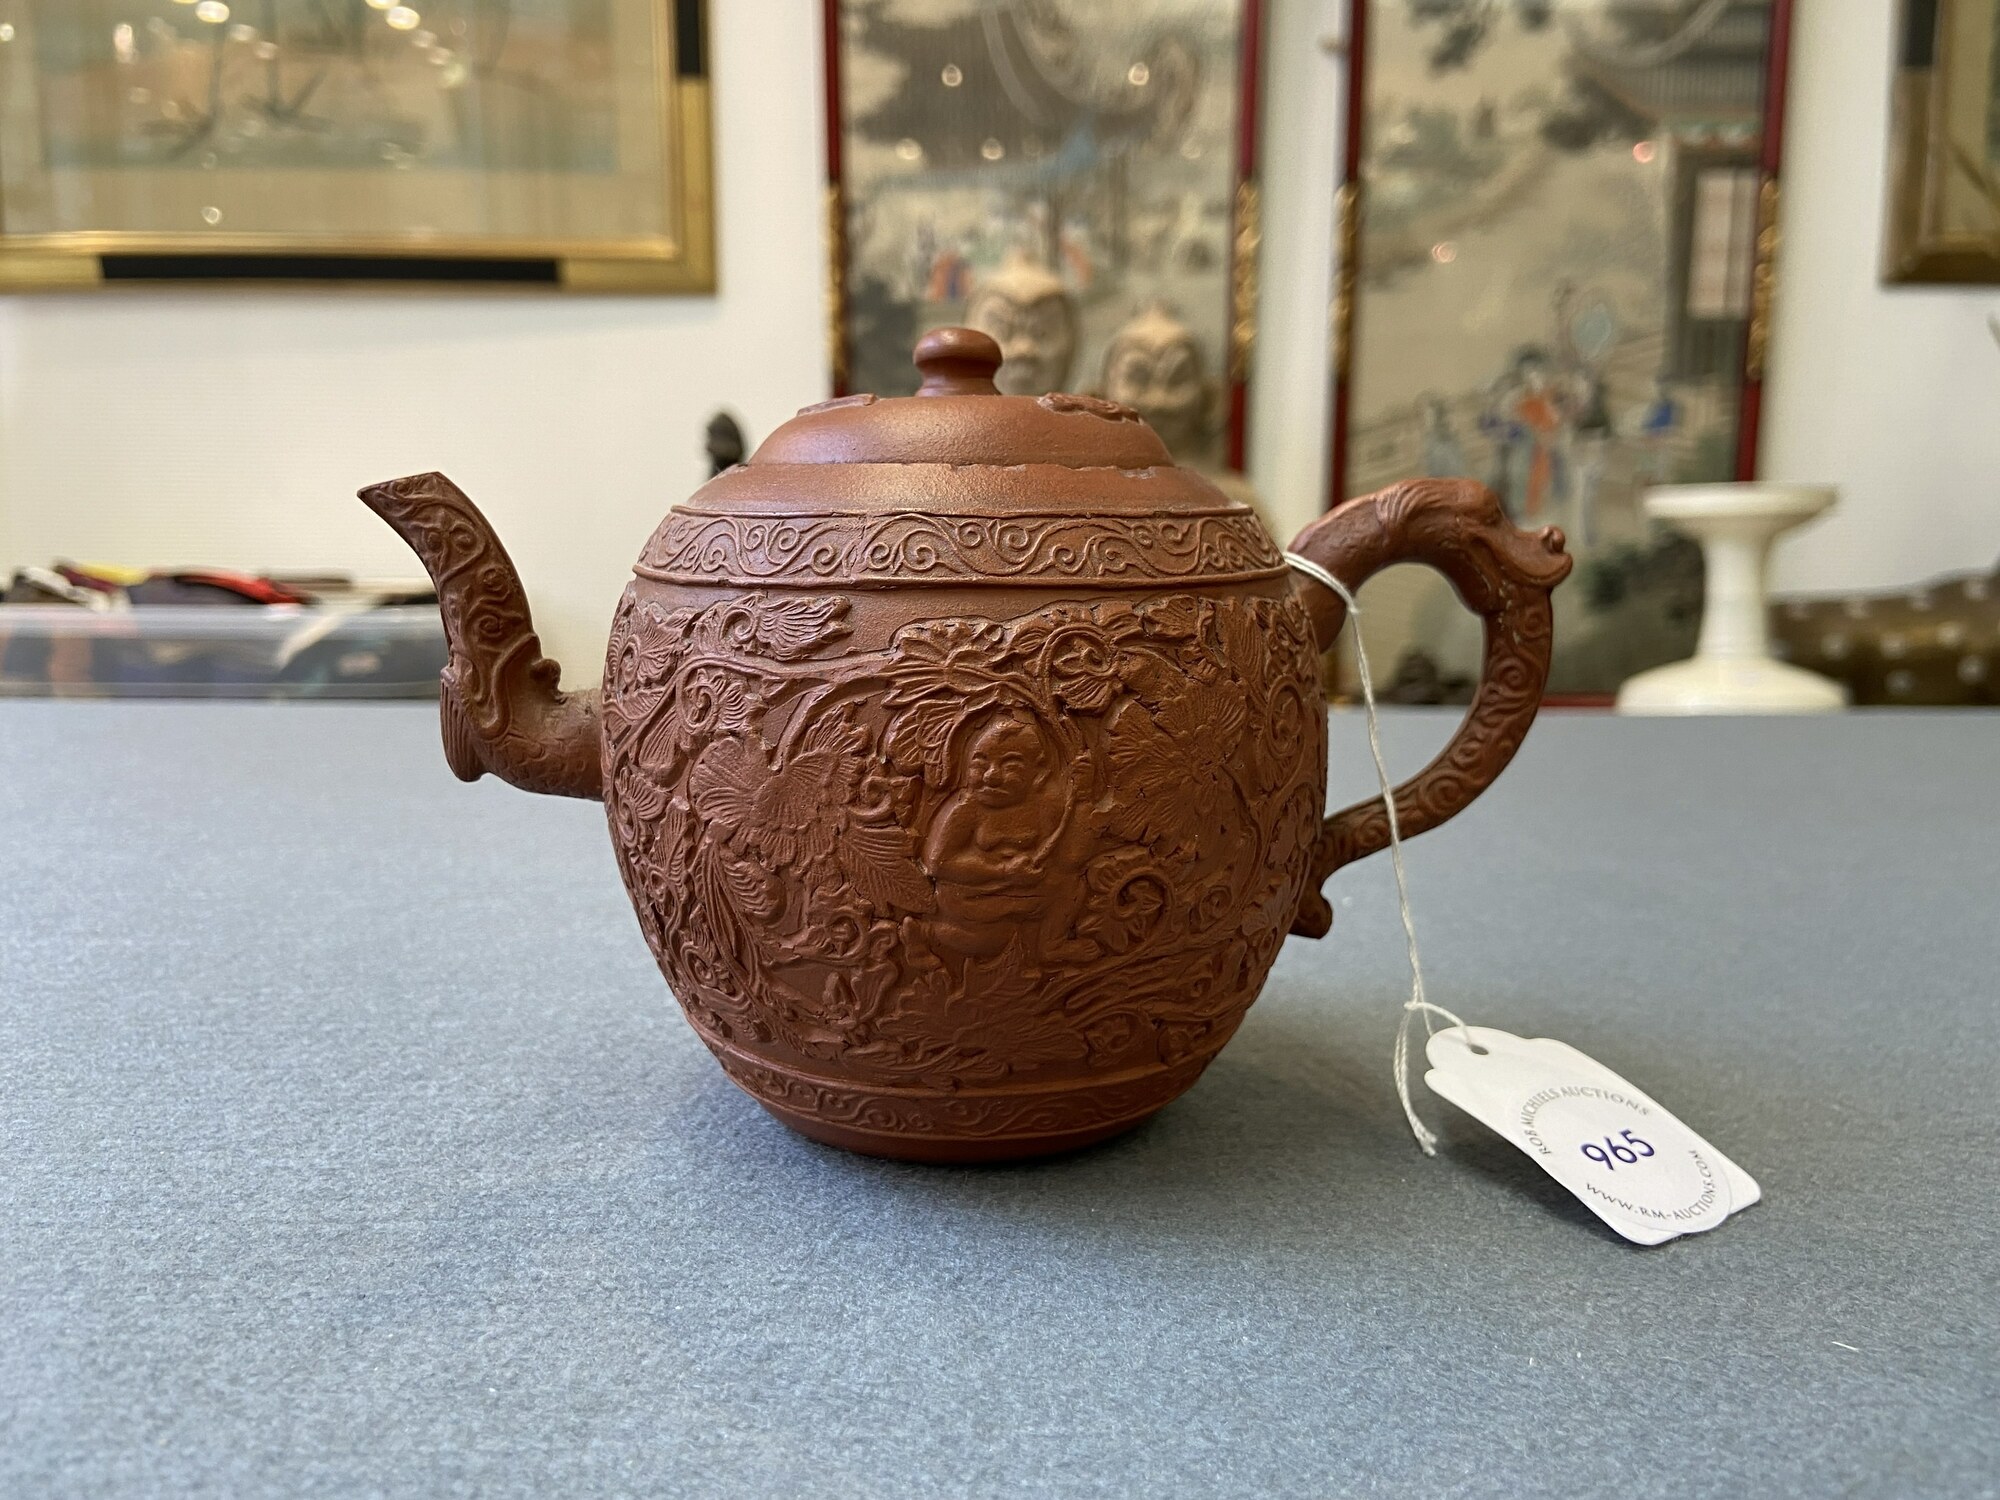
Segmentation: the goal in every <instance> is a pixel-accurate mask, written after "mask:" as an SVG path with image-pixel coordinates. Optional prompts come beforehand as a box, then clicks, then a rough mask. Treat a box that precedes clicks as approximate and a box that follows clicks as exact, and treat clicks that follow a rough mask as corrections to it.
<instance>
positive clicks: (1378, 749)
mask: <svg viewBox="0 0 2000 1500" xmlns="http://www.w3.org/2000/svg"><path fill="white" fill-rule="evenodd" d="M1285 561H1286V563H1288V564H1289V565H1290V566H1291V567H1292V568H1294V569H1295V570H1296V571H1298V572H1300V573H1303V574H1305V576H1306V577H1308V578H1310V579H1312V580H1313V582H1315V583H1322V584H1325V585H1326V586H1327V587H1328V588H1330V589H1332V590H1333V591H1334V593H1336V594H1338V595H1339V596H1340V598H1341V600H1342V601H1343V602H1344V603H1345V604H1346V605H1347V617H1348V619H1349V620H1351V621H1353V622H1354V662H1355V665H1356V667H1358V668H1359V669H1360V672H1361V702H1362V706H1363V707H1364V708H1366V710H1367V712H1368V749H1369V753H1370V754H1372V755H1373V756H1374V757H1375V780H1376V782H1377V783H1378V784H1379V785H1380V786H1381V788H1382V805H1383V806H1384V807H1385V808H1387V809H1388V812H1389V863H1390V864H1391V865H1392V866H1394V868H1395V871H1396V905H1397V907H1398V908H1399V909H1400V910H1401V912H1402V914H1403V943H1404V946H1405V948H1407V949H1408V951H1409V955H1410V998H1409V999H1408V1000H1405V1001H1404V1002H1403V1017H1402V1020H1401V1022H1400V1023H1398V1025H1397V1027H1396V1051H1395V1061H1394V1064H1393V1066H1394V1070H1395V1079H1396V1097H1397V1098H1398V1099H1399V1100H1401V1101H1402V1105H1403V1118H1404V1119H1406V1120H1408V1121H1409V1122H1410V1134H1411V1135H1413V1136H1415V1137H1416V1138H1417V1145H1418V1147H1419V1148H1420V1149H1421V1150H1422V1151H1423V1153H1424V1155H1426V1156H1436V1155H1437V1134H1436V1132H1435V1131H1433V1130H1432V1129H1431V1128H1430V1126H1428V1125H1426V1124H1425V1123H1424V1122H1423V1121H1422V1120H1421V1119H1420V1118H1419V1117H1418V1115H1417V1106H1416V1105H1415V1104H1414V1103H1413V1102H1412V1101H1411V1099H1410V1021H1411V1020H1412V1018H1414V1017H1418V1016H1421V1017H1422V1018H1423V1022H1424V1034H1425V1035H1426V1036H1431V1035H1435V1034H1436V1032H1437V1028H1436V1027H1435V1026H1433V1025H1432V1024H1431V1017H1432V1016H1443V1017H1444V1018H1445V1019H1446V1020H1448V1021H1450V1022H1451V1023H1452V1025H1454V1026H1456V1027H1457V1028H1458V1029H1459V1031H1460V1033H1461V1034H1462V1035H1463V1036H1464V1037H1465V1044H1466V1046H1468V1047H1472V1048H1473V1050H1474V1051H1479V1050H1482V1049H1480V1048H1478V1047H1477V1046H1475V1044H1474V1043H1473V1040H1472V1033H1471V1032H1469V1031H1467V1030H1466V1029H1465V1022H1463V1021H1461V1020H1460V1019H1459V1018H1458V1017H1457V1016H1455V1015H1453V1014H1452V1013H1451V1012H1450V1011H1448V1010H1446V1009H1445V1008H1444V1007H1443V1006H1442V1005H1433V1004H1431V1002H1430V1001H1429V1000H1427V999H1425V998H1424V961H1423V954H1422V953H1421V952H1420V951H1419V949H1418V947H1417V923H1416V918H1415V917H1414V916H1413V915H1411V912H1410V887H1409V881H1408V879H1407V878H1406V876H1405V875H1404V873H1403V830H1402V826H1401V822H1400V820H1399V819H1398V817H1397V815H1396V794H1395V792H1394V790H1392V789H1391V787H1390V785H1389V768H1388V766H1387V765H1386V764H1384V763H1383V760H1382V732H1381V725H1380V722H1379V721H1378V720H1377V718H1376V714H1375V678H1374V675H1373V674H1372V673H1371V672H1370V671H1369V670H1368V647H1367V645H1366V644H1365V643H1363V641H1362V639H1361V606H1360V605H1359V604H1357V603H1355V602H1354V595H1353V594H1352V593H1350V592H1349V591H1348V588H1347V585H1346V584H1344V583H1342V582H1341V581H1340V580H1339V579H1338V578H1335V577H1334V576H1333V574H1331V573H1329V572H1328V571H1327V570H1326V569H1325V568H1322V567H1321V566H1320V565H1319V564H1318V563H1316V562H1314V561H1313V560H1312V559H1311V558H1309V557H1301V556H1299V554H1298V553H1296V552H1287V553H1286V554H1285Z"/></svg>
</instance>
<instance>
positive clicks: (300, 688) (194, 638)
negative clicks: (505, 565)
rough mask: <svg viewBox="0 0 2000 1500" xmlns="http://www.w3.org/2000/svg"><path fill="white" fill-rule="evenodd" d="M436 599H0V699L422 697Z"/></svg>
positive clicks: (432, 680)
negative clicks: (322, 602)
mask: <svg viewBox="0 0 2000 1500" xmlns="http://www.w3.org/2000/svg"><path fill="white" fill-rule="evenodd" d="M446 656H447V652H446V647H445V639H444V626H443V623H442V622H441V621H440V620H439V618H438V611H437V606H436V605H435V604H392V605H378V606H376V607H374V608H364V609H353V608H342V607H339V606H333V607H319V606H312V605H296V604H272V605H262V606H219V607H215V608H209V607H206V606H200V605H189V606H174V607H160V608H138V609H128V610H115V611H97V610H90V609H81V608H77V607H74V606H71V605H60V604H58V605H41V604H6V605H0V697H51V696H53V697H63V698H432V697H435V696H436V695H437V690H438V681H437V678H438V672H439V670H440V669H441V668H442V667H443V666H444V664H445V660H446Z"/></svg>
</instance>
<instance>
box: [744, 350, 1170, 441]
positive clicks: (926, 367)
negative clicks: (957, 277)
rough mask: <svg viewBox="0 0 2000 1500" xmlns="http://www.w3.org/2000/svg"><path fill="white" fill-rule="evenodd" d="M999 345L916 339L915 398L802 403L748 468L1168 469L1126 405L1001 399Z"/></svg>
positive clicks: (1065, 398) (1154, 437)
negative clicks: (919, 376) (918, 375)
mask: <svg viewBox="0 0 2000 1500" xmlns="http://www.w3.org/2000/svg"><path fill="white" fill-rule="evenodd" d="M1000 359H1001V355H1000V346H999V345H998V344H997V343H995V342H994V341H993V340H992V339H991V338H990V337H988V336H987V335H986V334H983V333H980V332H978V331H977V330H976V329H971V328H934V329H932V330H931V331H930V332H929V333H927V334H925V335H924V336H923V337H922V338H921V339H919V340H918V341H917V349H916V354H915V356H914V362H915V364H916V367H917V368H918V369H919V370H920V371H922V372H923V377H924V380H923V385H922V386H921V387H919V389H918V391H917V393H916V395H914V396H842V397H840V398H838V399H837V400H833V401H822V402H821V403H820V404H819V405H817V406H808V407H806V408H805V409H804V410H803V411H801V412H800V413H799V414H798V415H797V416H795V417H793V418H792V419H791V420H790V421H789V422H786V423H785V424H784V425H783V426H781V427H779V428H778V429H777V431H775V432H773V433H772V434H771V435H770V436H769V437H767V438H766V439H765V440H764V441H763V443H762V444H761V445H760V446H759V447H758V449H757V451H756V452H755V453H754V454H752V455H751V457H750V464H751V465H752V466H753V467H755V466H757V465H760V464H867V463H876V464H911V463H942V464H954V465H963V464H980V465H1013V464H1057V465H1061V466H1063V467H1065V468H1100V467H1101V468H1114V469H1151V468H1173V467H1174V460H1173V455H1172V454H1171V453H1169V452H1168V451H1167V446H1166V444H1165V443H1163V442H1161V441H1160V439H1159V436H1158V434H1156V433H1155V432H1154V431H1153V430H1152V428H1150V427H1148V426H1147V425H1146V424H1145V423H1144V422H1143V421H1141V420H1140V419H1139V414H1138V413H1137V412H1135V411H1133V410H1132V408H1131V407H1129V406H1120V405H1119V404H1118V403H1117V402H1115V401H1104V400H1100V399H1099V398H1097V397H1095V396H1072V395H1067V394H1061V393H1057V394H1051V395H1047V396H1003V395H1001V394H1000V392H999V389H998V388H997V387H996V386H995V385H994V383H993V376H994V373H995V372H996V371H998V370H999V368H1000Z"/></svg>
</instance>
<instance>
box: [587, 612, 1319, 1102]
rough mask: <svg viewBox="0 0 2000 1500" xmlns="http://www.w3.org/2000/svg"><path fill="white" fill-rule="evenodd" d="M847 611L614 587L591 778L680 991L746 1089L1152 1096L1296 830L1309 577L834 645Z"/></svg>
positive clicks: (1284, 900)
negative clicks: (865, 644) (1245, 591)
mask: <svg viewBox="0 0 2000 1500" xmlns="http://www.w3.org/2000/svg"><path fill="white" fill-rule="evenodd" d="M847 612H848V606H847V601H846V600H845V599H844V598H841V597H839V596H837V595H832V594H819V595H815V594H798V593H784V594H760V593H752V594H748V595H739V596H735V597H732V598H728V599H724V600H721V601H718V602H715V603H710V604H707V605H705V606H703V607H699V608H696V607H679V608H670V607H668V606H667V605H666V604H664V603H662V602H661V601H659V600H657V599H654V598H650V597H648V594H647V592H646V586H645V585H644V584H634V585H633V586H632V587H631V588H630V589H628V590H627V593H626V596H625V599H624V601H623V603H622V604H621V606H620V609H619V613H618V617H617V621H616V623H615V625H614V629H613V635H612V642H611V649H610V658H609V661H608V664H607V669H606V679H605V680H606V698H605V726H604V727H605V744H604V780H605V790H606V801H607V804H608V811H609V816H610V820H611V825H612V831H613V835H614V838H615V841H616V843H617V845H618V850H619V859H620V865H621V869H622V870H623V873H624V876H625V881H626V885H627V887H628V889H629V890H630V892H631V894H632V897H633V899H634V903H635V905H636V907H637V909H638V912H639V916H640V922H641V926H642V927H643V929H644V931H645V935H646V938H647V941H648V942H649V944H650V945H651V946H652V949H653V952H654V954H655V956H656V957H657V958H658V959H659V961H660V964H661V967H662V968H663V969H664V970H665V972H666V974H667V977H668V979H669V980H670V982H671V983H672V985H673V988H674V992H675V994H676V995H677V996H678V997H679V998H680V1000H681V1003H682V1005H683V1006H684V1007H685V1009H686V1011H687V1013H688V1016H689V1018H690V1019H691V1020H692V1021H693V1023H694V1025H695V1026H696V1028H697V1029H698V1030H699V1031H700V1032H701V1034H702V1035H703V1037H704V1038H705V1039H706V1040H708V1041H709V1043H710V1044H711V1046H712V1047H714V1048H715V1050H716V1051H717V1053H718V1056H720V1057H721V1058H722V1059H723V1061H724V1064H725V1066H726V1067H728V1068H729V1070H730V1072H731V1073H732V1075H733V1076H735V1077H736V1078H737V1079H738V1081H739V1082H741V1083H743V1085H744V1086H745V1087H746V1088H748V1089H750V1091H751V1092H753V1093H755V1094H757V1095H759V1097H762V1098H765V1099H767V1100H769V1101H771V1102H773V1103H775V1104H779V1105H781V1106H786V1107H790V1108H794V1109H796V1110H799V1111H802V1112H806V1113H811V1114H814V1115H816V1116H823V1115H825V1112H826V1111H833V1112H834V1113H835V1114H840V1113H842V1112H846V1113H851V1114H852V1115H853V1117H854V1118H855V1119H856V1120H866V1121H873V1122H877V1123H875V1124H870V1125H869V1127H868V1128H879V1129H882V1130H886V1131H890V1132H905V1133H917V1134H945V1135H962V1136H977V1135H981V1134H986V1135H992V1134H996V1133H999V1134H1011V1133H1018V1132H1021V1131H1024V1130H1030V1129H1032V1130H1037V1131H1041V1130H1044V1129H1046V1130H1057V1129H1070V1128H1083V1127H1088V1126H1091V1125H1093V1124H1097V1123H1100V1122H1101V1121H1103V1120H1105V1119H1116V1118H1118V1117H1119V1116H1118V1111H1120V1110H1122V1109H1126V1108H1127V1106H1129V1107H1130V1113H1131V1115H1132V1116H1133V1117H1137V1116H1138V1115H1140V1114H1143V1113H1145V1112H1147V1111H1148V1110H1149V1109H1150V1108H1151V1107H1156V1106H1157V1105H1158V1104H1159V1103H1163V1102H1165V1100H1166V1099H1167V1098H1170V1097H1172V1095H1173V1094H1174V1093H1177V1092H1178V1091H1179V1089H1180V1088H1181V1087H1184V1086H1185V1084H1186V1082H1187V1081H1189V1080H1190V1079H1191V1078H1192V1076H1193V1073H1194V1072H1198V1071H1199V1070H1200V1068H1201V1067H1202V1066H1203V1065H1205V1063H1206V1061H1207V1059H1208V1058H1209V1057H1210V1056H1211V1055H1212V1054H1213V1053H1214V1051H1215V1049H1216V1048H1218V1047H1220V1045H1221V1044H1222V1042H1223V1041H1224V1040H1226V1039H1227V1037H1228V1035H1229V1034H1230V1032H1231V1031H1233V1030H1234V1028H1235V1025H1236V1023H1237V1021H1238V1020H1239V1019H1240V1017H1241V1015H1242V1012H1243V1010H1244V1008H1245V1007H1247V1006H1248V1004H1249V1002H1250V1000H1251V999H1252V998H1253V997H1254V996H1255V994H1256V992H1257V990H1258V988H1259V986H1260V985H1261V984H1262V982H1263V978H1264V974H1265V972H1266V970H1267V969H1268V968H1269V967H1270V964H1271V962H1272V960H1273V959H1274V958H1275V957H1276V954H1277V951H1278V948H1279V945H1280V944H1281V943H1282V942H1283V940H1284V937H1285V933H1286V930H1287V928H1288V927H1289V926H1290V924H1291V921H1292V918H1293V914H1294V912H1295V911H1296V909H1297V907H1298V903H1299V897H1300V892H1301V889H1302V887H1303V884H1304V882H1305V879H1306V871H1307V866H1308V863H1309V859H1310V855H1311V851H1312V847H1313V845H1314V842H1315V840H1316V839H1317V838H1318V836H1319V832H1320V810H1321V795H1322V794H1321V787H1322V785H1323V777H1324V771H1325V753H1326V741H1325V724H1324V721H1323V717H1322V715H1321V714H1320V712H1319V699H1318V693H1317V673H1318V657H1317V653H1316V650H1315V647H1314V641H1313V636H1312V629H1311V624H1310V622H1309V620H1308V619H1307V617H1306V614H1305V611H1304V609H1303V608H1302V607H1301V605H1300V604H1299V603H1298V602H1297V600H1296V599H1295V598H1293V597H1291V596H1290V595H1287V596H1284V597H1281V598H1275V599H1274V598H1243V597H1222V598H1213V597H1204V596H1196V595H1189V594H1165V595H1161V596H1159V597H1156V598H1152V599H1149V600H1147V601H1144V602H1135V603H1127V602H1125V601H1122V600H1116V599H1114V600H1110V601H1098V602H1092V603H1075V604H1058V605H1052V606H1048V607H1045V608H1042V609H1038V610H1035V611H1032V612H1030V613H1027V614H1023V615H1020V616H1018V617H1016V618H1013V619H1006V620H993V619H986V618H980V617H960V618H948V619H933V620H923V621H918V622H916V623H912V624H908V625H905V626H903V627H901V628H900V629H898V630H897V631H896V632H895V634H894V635H893V636H892V637H891V639H890V640H889V642H888V644H887V645H886V646H885V647H884V648H882V649H879V650H860V651H857V650H848V649H845V642H846V640H847V637H848V634H849V626H848V622H847ZM1189 1070H1192V1071H1189ZM1068 1080H1074V1081H1075V1083H1076V1085H1077V1087H1078V1089H1087V1092H1088V1097H1082V1096H1080V1095H1078V1094H1075V1093H1067V1092H1065V1091H1064V1089H1063V1085H1064V1083H1065V1082H1066V1081H1068ZM1121 1080H1122V1081H1121ZM1128 1096H1129V1097H1128ZM1148 1101H1150V1103H1149V1102H1148ZM1107 1111H1109V1112H1110V1113H1109V1114H1108V1115H1107V1113H1106V1112H1107Z"/></svg>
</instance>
